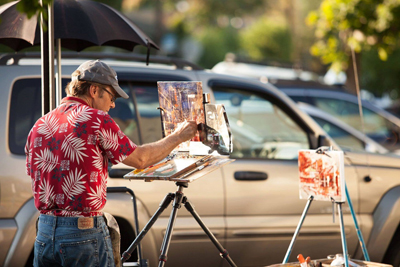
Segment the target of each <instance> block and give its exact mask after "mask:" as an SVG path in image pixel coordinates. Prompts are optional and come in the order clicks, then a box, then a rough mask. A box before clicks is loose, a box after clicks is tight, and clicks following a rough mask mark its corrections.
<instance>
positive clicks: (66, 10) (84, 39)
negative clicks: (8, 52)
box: [0, 0, 159, 51]
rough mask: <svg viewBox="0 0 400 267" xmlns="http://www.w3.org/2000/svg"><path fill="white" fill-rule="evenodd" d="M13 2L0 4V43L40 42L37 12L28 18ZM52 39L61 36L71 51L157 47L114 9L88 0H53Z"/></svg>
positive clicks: (16, 45)
mask: <svg viewBox="0 0 400 267" xmlns="http://www.w3.org/2000/svg"><path fill="white" fill-rule="evenodd" d="M17 3H18V1H15V2H11V3H8V4H5V5H3V6H0V18H1V23H0V43H2V44H5V45H7V46H9V47H11V48H12V49H13V50H15V51H19V50H21V49H24V48H27V47H30V46H32V45H39V44H40V26H39V24H38V21H37V16H33V17H32V18H31V19H28V18H27V16H26V15H25V14H22V13H19V12H18V11H17V9H16V5H17ZM54 39H61V40H62V43H61V45H62V47H64V48H67V49H71V50H74V51H81V50H83V49H85V48H87V47H91V46H113V47H118V48H122V49H126V50H129V51H132V50H133V48H134V47H135V46H136V45H143V46H146V47H147V48H150V47H153V48H156V49H159V48H158V46H157V45H156V44H155V43H154V42H153V41H152V40H151V39H150V38H149V37H148V36H147V35H146V34H145V33H144V32H143V31H142V30H140V29H139V27H137V26H136V25H135V24H134V23H133V22H132V21H131V20H129V19H128V18H127V17H125V16H124V15H122V14H121V13H119V12H118V11H117V10H115V9H113V8H112V7H110V6H107V5H105V4H102V3H99V2H94V1H89V0H54Z"/></svg>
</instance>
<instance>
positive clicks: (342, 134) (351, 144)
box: [298, 102, 389, 154]
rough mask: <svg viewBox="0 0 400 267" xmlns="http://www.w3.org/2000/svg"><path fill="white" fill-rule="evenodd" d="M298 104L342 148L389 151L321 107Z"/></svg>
mask: <svg viewBox="0 0 400 267" xmlns="http://www.w3.org/2000/svg"><path fill="white" fill-rule="evenodd" d="M298 106H299V107H300V109H301V110H302V111H304V112H305V113H307V114H308V115H309V116H310V117H311V118H313V119H314V120H315V121H316V122H317V123H318V124H319V126H321V128H322V129H324V131H325V132H326V133H327V134H328V135H329V136H330V137H332V138H333V140H335V142H336V143H337V144H338V145H339V146H340V148H341V149H342V150H344V151H359V152H369V153H380V154H385V153H389V150H387V149H386V148H384V147H383V146H381V145H380V144H378V143H377V142H375V141H374V140H372V139H371V138H369V137H368V136H366V135H365V134H363V133H362V132H360V131H358V130H356V129H354V128H353V127H351V126H350V125H348V124H346V123H344V122H342V121H340V120H338V119H336V118H335V117H333V116H332V115H330V114H328V113H326V112H324V111H322V110H321V109H319V108H316V107H314V106H311V105H308V104H305V103H302V102H300V103H298Z"/></svg>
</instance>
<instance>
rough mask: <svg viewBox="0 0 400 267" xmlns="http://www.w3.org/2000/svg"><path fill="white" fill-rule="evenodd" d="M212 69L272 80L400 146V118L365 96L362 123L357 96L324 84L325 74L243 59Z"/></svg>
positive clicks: (375, 136) (388, 144)
mask: <svg viewBox="0 0 400 267" xmlns="http://www.w3.org/2000/svg"><path fill="white" fill-rule="evenodd" d="M212 70H213V71H215V72H217V73H221V74H231V75H238V76H241V77H251V78H255V79H258V80H261V81H263V82H268V83H272V84H273V85H275V86H276V87H277V88H278V89H280V90H282V91H283V92H285V93H286V94H287V95H288V96H289V97H291V98H292V99H293V100H295V101H296V102H304V103H308V104H310V105H313V106H316V107H318V108H320V109H321V110H324V111H325V112H327V113H329V114H331V115H333V116H334V117H336V118H338V119H340V120H342V121H343V122H345V123H347V124H349V125H350V126H352V127H353V128H355V129H357V130H359V131H361V132H365V133H366V134H367V135H368V136H369V137H370V138H371V139H373V140H375V141H376V142H378V143H379V144H381V145H383V146H384V147H386V148H387V149H389V150H390V151H396V150H399V149H400V118H398V117H396V116H395V115H393V114H391V113H389V112H388V111H386V110H384V109H382V108H379V107H377V106H375V105H373V104H371V103H370V102H368V101H366V100H363V101H362V105H363V109H362V110H363V116H364V122H363V125H362V121H361V117H360V112H359V108H358V99H357V97H356V96H355V95H353V94H350V93H349V92H347V91H346V90H344V88H343V87H341V86H338V85H327V84H324V83H323V82H322V80H323V78H322V77H318V75H316V74H315V73H312V72H308V71H302V70H296V69H293V68H282V67H272V66H263V65H257V64H250V63H241V62H220V63H218V64H217V65H215V66H214V67H213V68H212Z"/></svg>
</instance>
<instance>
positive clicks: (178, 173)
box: [124, 81, 233, 181]
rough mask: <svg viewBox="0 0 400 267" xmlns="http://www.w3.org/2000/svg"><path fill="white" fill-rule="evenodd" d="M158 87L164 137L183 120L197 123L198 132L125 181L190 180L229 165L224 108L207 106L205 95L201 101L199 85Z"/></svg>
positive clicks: (163, 83)
mask: <svg viewBox="0 0 400 267" xmlns="http://www.w3.org/2000/svg"><path fill="white" fill-rule="evenodd" d="M157 85H158V96H159V103H160V107H159V109H160V116H161V122H162V130H163V136H164V137H165V136H168V135H170V134H171V133H173V132H174V131H175V129H176V128H177V127H179V124H180V123H183V122H185V121H196V123H197V124H198V125H199V129H198V133H197V134H196V135H195V137H194V138H192V139H191V140H189V141H187V142H184V143H182V144H180V145H179V146H177V147H176V148H175V149H174V150H173V151H172V152H171V154H170V155H169V156H168V157H166V158H165V159H163V160H162V161H160V162H158V163H157V164H155V165H154V166H150V167H147V168H145V169H142V170H138V169H137V170H133V171H131V172H129V173H128V174H126V175H125V176H124V178H128V179H143V180H145V181H153V180H169V181H176V180H177V179H178V180H179V179H183V178H184V179H186V180H190V181H193V180H195V179H197V178H199V177H201V176H202V175H205V174H206V173H208V172H210V171H212V170H215V169H217V168H220V167H222V166H223V165H225V164H228V163H230V162H232V161H233V160H231V159H229V158H228V157H227V156H228V155H229V154H230V153H231V152H232V136H231V132H230V127H229V121H228V116H227V115H226V112H225V108H224V106H223V105H221V104H210V103H208V99H209V98H208V96H207V97H206V100H205V99H204V95H203V90H202V84H201V82H174V81H170V82H158V83H157ZM203 169H204V170H203ZM193 171H196V175H194V176H193V175H192V174H194V172H193ZM189 175H190V176H191V177H190V176H189Z"/></svg>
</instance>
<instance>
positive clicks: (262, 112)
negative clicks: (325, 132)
mask: <svg viewBox="0 0 400 267" xmlns="http://www.w3.org/2000/svg"><path fill="white" fill-rule="evenodd" d="M213 90H214V97H215V99H216V102H217V103H221V104H224V106H225V109H226V113H227V115H228V119H229V124H230V127H231V131H232V135H233V153H232V157H235V158H265V159H297V155H298V150H299V149H309V148H310V146H309V143H308V138H307V134H306V133H305V132H304V131H303V130H302V129H301V128H300V127H299V126H298V125H297V124H296V123H295V122H294V121H293V120H292V119H291V118H290V117H289V116H288V115H287V114H286V113H285V112H284V111H283V110H282V109H281V108H279V107H278V106H277V105H275V104H274V103H272V102H271V101H269V100H267V99H264V98H261V97H259V96H257V95H255V94H252V93H249V92H244V91H239V90H233V89H232V90H230V89H228V88H213Z"/></svg>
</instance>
